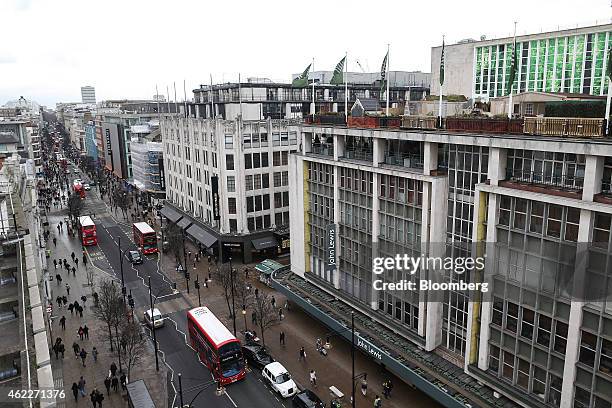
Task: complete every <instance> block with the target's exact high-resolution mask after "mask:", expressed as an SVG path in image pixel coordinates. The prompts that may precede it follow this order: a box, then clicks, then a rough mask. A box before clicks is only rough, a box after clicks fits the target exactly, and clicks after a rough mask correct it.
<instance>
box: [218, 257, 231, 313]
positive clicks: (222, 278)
mask: <svg viewBox="0 0 612 408" xmlns="http://www.w3.org/2000/svg"><path fill="white" fill-rule="evenodd" d="M213 279H214V280H216V281H217V282H218V283H219V285H221V287H222V288H223V294H224V295H225V302H226V304H227V310H229V314H230V316H231V315H232V306H231V304H230V299H231V296H232V278H231V276H230V271H229V267H228V268H224V267H223V265H221V266H219V265H217V269H216V270H215V271H213ZM234 294H235V292H234Z"/></svg>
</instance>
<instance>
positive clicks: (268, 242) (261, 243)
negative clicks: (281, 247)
mask: <svg viewBox="0 0 612 408" xmlns="http://www.w3.org/2000/svg"><path fill="white" fill-rule="evenodd" d="M251 243H252V244H253V248H255V249H256V250H258V251H259V250H261V249H267V248H276V247H277V246H278V241H276V238H274V237H266V238H258V239H253V240H251Z"/></svg>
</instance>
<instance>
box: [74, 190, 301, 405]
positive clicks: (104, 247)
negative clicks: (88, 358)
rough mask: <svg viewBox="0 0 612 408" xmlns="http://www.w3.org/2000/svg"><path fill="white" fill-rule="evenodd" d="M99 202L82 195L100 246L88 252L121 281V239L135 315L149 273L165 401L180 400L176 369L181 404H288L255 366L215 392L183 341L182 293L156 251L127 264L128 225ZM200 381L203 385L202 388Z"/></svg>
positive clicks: (145, 299) (145, 303)
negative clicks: (162, 320) (160, 322)
mask: <svg viewBox="0 0 612 408" xmlns="http://www.w3.org/2000/svg"><path fill="white" fill-rule="evenodd" d="M103 205H104V203H103V202H102V201H101V200H100V199H99V196H97V193H93V192H92V194H89V195H88V197H87V198H86V200H85V206H84V209H83V214H88V213H92V214H94V215H95V216H96V218H95V221H96V224H97V227H98V228H97V232H98V246H97V247H89V248H87V252H88V254H89V256H90V258H91V259H92V262H93V263H94V265H96V266H97V267H98V268H100V269H102V270H104V269H105V267H107V266H108V267H110V273H111V274H113V276H114V277H115V278H116V279H117V280H118V281H119V282H120V281H121V278H122V276H121V263H120V261H119V259H120V258H119V249H118V245H117V243H118V242H119V241H120V242H121V250H122V251H123V254H124V259H123V279H124V281H125V286H126V289H127V293H128V294H129V293H131V294H132V296H133V297H134V300H135V309H134V313H135V314H136V315H137V316H138V317H139V318H141V316H142V312H143V311H144V310H147V309H149V289H148V278H149V276H150V278H151V286H152V294H153V298H154V303H155V307H157V308H159V309H160V310H161V311H162V313H163V314H164V316H166V325H165V326H164V327H162V328H160V329H157V333H156V334H157V341H158V343H159V349H160V359H163V361H162V362H160V364H163V363H164V362H165V363H166V364H167V365H168V368H169V369H170V375H169V379H168V381H169V386H168V399H169V402H168V404H169V406H179V405H180V403H179V396H178V390H179V383H178V373H181V374H182V387H183V402H184V404H188V403H189V402H190V401H191V400H192V399H193V398H194V397H196V395H197V399H196V402H197V401H212V400H214V401H215V405H214V406H215V407H228V408H231V407H262V408H263V407H266V408H268V407H270V408H272V407H282V406H286V407H289V402H288V401H281V400H279V399H278V398H277V396H276V395H274V394H272V392H271V390H270V389H269V388H268V387H267V386H265V385H264V384H263V382H262V381H261V374H260V373H258V372H253V371H251V372H250V373H249V374H248V375H247V377H246V378H245V379H244V380H243V381H240V382H238V383H235V384H232V385H230V386H228V387H227V388H226V390H225V393H224V394H223V395H221V396H217V395H216V392H215V391H216V390H215V386H214V384H212V385H211V383H210V381H211V380H212V375H211V373H210V371H209V370H208V369H207V368H206V367H205V366H204V365H203V364H202V363H200V362H199V360H198V357H197V355H196V354H195V352H194V351H193V349H191V347H190V346H188V345H187V339H186V334H185V333H186V324H187V323H186V311H187V310H188V309H190V308H192V306H191V305H190V304H189V303H188V301H186V300H185V299H184V298H183V296H182V294H181V293H179V292H176V291H175V290H173V288H172V282H171V280H170V279H169V278H168V277H167V276H166V275H165V274H164V273H163V272H161V271H160V268H159V264H158V257H157V256H156V255H155V256H148V257H146V259H145V260H144V262H143V264H141V265H137V266H133V265H131V264H130V262H129V261H128V259H127V257H126V255H125V253H126V252H127V251H129V250H135V249H136V246H135V244H134V243H133V241H132V237H131V228H130V227H129V226H128V225H127V224H123V223H117V222H116V221H115V220H114V219H113V217H111V215H110V213H108V211H107V212H106V214H105V215H102V214H103V213H102V212H101V211H100V210H101V209H102V206H103ZM119 221H121V218H119ZM106 265H107V266H106ZM203 384H207V386H206V387H204V386H203ZM198 394H199V395H198ZM195 406H197V405H195Z"/></svg>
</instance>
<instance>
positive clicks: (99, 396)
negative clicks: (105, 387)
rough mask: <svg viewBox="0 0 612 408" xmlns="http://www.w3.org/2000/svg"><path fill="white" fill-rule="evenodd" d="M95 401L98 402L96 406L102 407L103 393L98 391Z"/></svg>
mask: <svg viewBox="0 0 612 408" xmlns="http://www.w3.org/2000/svg"><path fill="white" fill-rule="evenodd" d="M96 401H97V402H98V406H99V407H100V408H102V401H104V395H102V393H101V392H99V391H98V394H97V398H96Z"/></svg>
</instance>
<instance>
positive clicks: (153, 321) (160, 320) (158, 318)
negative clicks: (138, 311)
mask: <svg viewBox="0 0 612 408" xmlns="http://www.w3.org/2000/svg"><path fill="white" fill-rule="evenodd" d="M144 319H145V322H146V323H147V326H149V327H153V325H155V328H156V329H157V328H158V327H162V326H163V325H164V317H163V316H162V314H161V312H160V311H159V309H157V308H154V309H153V313H151V309H148V310H146V311H145V312H144Z"/></svg>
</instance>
